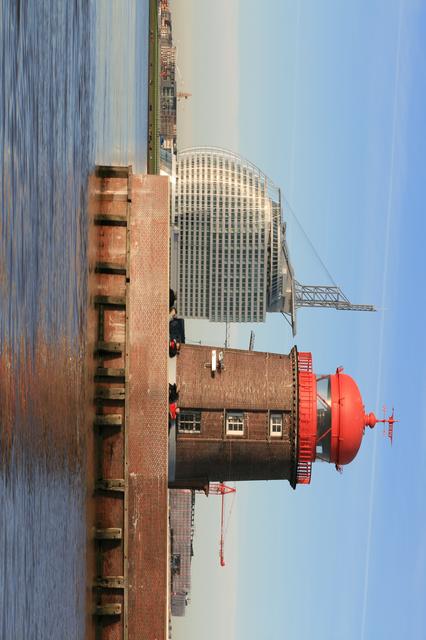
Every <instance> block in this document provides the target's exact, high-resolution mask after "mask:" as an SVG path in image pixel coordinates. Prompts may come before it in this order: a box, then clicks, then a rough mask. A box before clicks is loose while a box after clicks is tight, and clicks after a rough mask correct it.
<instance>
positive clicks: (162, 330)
mask: <svg viewBox="0 0 426 640" xmlns="http://www.w3.org/2000/svg"><path fill="white" fill-rule="evenodd" d="M91 211H92V216H93V223H94V225H95V233H94V234H93V237H94V242H95V244H96V257H95V265H94V269H93V271H94V273H93V275H92V291H93V299H92V309H94V318H95V319H96V322H95V325H96V327H95V332H96V336H95V344H94V354H93V355H94V387H93V388H94V404H95V416H94V424H93V429H94V432H95V446H94V451H95V457H96V461H95V475H96V478H95V483H94V490H95V499H94V503H95V522H94V523H93V527H92V531H93V540H92V543H93V545H94V547H95V554H94V557H95V562H96V567H95V569H94V574H95V578H94V581H93V594H94V596H93V620H94V624H95V637H96V639H97V640H136V639H138V640H139V639H140V638H143V639H144V640H149V639H152V640H154V639H157V640H160V639H165V638H167V628H168V617H169V604H168V597H167V594H168V572H169V559H168V503H167V500H168V495H167V446H168V380H167V358H168V351H167V347H168V282H169V273H168V254H169V185H168V179H167V178H164V177H160V176H154V175H150V176H148V175H141V176H137V175H133V174H132V171H131V167H97V169H96V174H95V176H94V177H93V179H92V196H91Z"/></svg>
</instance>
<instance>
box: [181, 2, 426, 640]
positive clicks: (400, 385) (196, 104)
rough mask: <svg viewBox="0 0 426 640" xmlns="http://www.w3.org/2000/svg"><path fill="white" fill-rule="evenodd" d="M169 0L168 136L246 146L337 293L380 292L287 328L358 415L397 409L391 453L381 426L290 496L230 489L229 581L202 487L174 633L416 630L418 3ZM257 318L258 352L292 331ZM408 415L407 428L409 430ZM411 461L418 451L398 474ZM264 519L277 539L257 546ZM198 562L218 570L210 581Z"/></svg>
mask: <svg viewBox="0 0 426 640" xmlns="http://www.w3.org/2000/svg"><path fill="white" fill-rule="evenodd" d="M180 5H181V3H179V2H177V1H176V0H175V1H174V3H173V7H172V10H173V11H174V14H173V15H174V20H175V26H174V29H175V36H176V40H177V44H178V47H179V53H178V64H179V68H180V73H181V83H180V90H187V91H191V92H192V97H191V99H190V100H188V101H185V103H183V104H181V105H180V111H179V116H178V146H179V148H182V147H186V146H192V145H204V144H206V145H209V144H214V145H215V146H223V147H226V148H228V149H230V150H232V151H234V152H236V153H241V154H242V155H243V156H244V157H247V158H249V159H250V160H251V161H252V162H254V163H255V164H256V165H257V166H259V168H260V169H261V170H262V171H264V172H265V173H266V174H267V175H269V176H270V177H271V178H272V180H273V181H274V182H275V183H276V184H277V185H278V186H279V187H281V188H282V189H283V191H284V195H285V197H286V199H287V201H288V202H289V203H290V204H291V208H292V209H293V210H294V211H295V212H296V214H297V217H298V220H299V221H300V223H301V225H302V227H303V229H304V230H305V231H306V233H307V235H308V236H309V237H310V238H311V239H312V241H313V243H314V245H315V246H316V248H317V250H318V253H319V254H320V256H321V258H322V259H323V261H324V263H325V264H326V265H327V268H328V269H329V271H330V272H331V273H332V274H333V276H334V278H335V279H336V280H337V281H338V284H339V285H340V286H341V287H342V289H343V291H344V292H345V293H346V294H347V295H348V297H349V298H350V299H351V300H354V301H360V302H364V301H366V302H372V303H375V304H377V306H378V307H379V309H380V311H379V313H377V314H372V315H373V316H375V317H370V314H355V313H352V314H342V313H340V314H338V313H337V312H333V311H315V310H302V311H301V312H300V313H299V317H298V335H297V341H296V342H297V344H298V346H299V348H301V349H303V350H305V349H306V350H310V351H312V353H313V358H314V367H315V370H316V371H318V372H320V371H324V372H327V371H333V370H334V369H335V368H336V367H337V366H339V365H344V366H345V370H346V371H347V372H348V373H349V374H350V375H353V377H354V378H355V379H356V380H357V381H358V382H359V386H360V389H361V393H362V395H363V396H364V398H365V402H366V409H367V410H368V411H370V410H375V411H376V412H377V414H380V415H381V406H382V404H383V402H387V403H388V405H389V409H390V408H391V406H392V403H395V406H396V414H397V417H398V418H399V419H400V423H399V425H397V428H398V430H397V432H396V438H395V444H394V447H393V448H390V447H387V446H385V442H381V440H380V439H379V432H378V431H377V428H376V431H375V432H373V433H368V434H366V437H365V438H364V440H365V441H366V442H364V443H363V447H362V448H361V452H360V456H359V459H357V460H356V461H355V462H354V463H353V465H350V466H349V467H348V469H345V471H344V473H343V475H342V476H337V475H336V474H333V473H332V472H331V470H330V469H324V468H323V465H314V469H313V477H312V483H311V485H310V486H309V487H306V488H300V489H298V491H297V492H296V494H293V493H292V492H290V490H289V489H288V488H287V487H283V485H282V483H268V484H267V485H266V483H260V484H257V483H256V484H254V485H243V484H239V485H238V490H237V497H236V506H235V507H234V511H233V516H232V517H233V520H232V522H231V524H230V530H229V533H230V534H231V537H230V538H229V539H228V540H227V545H228V547H227V552H226V553H227V555H228V566H231V567H232V569H229V570H228V567H227V568H226V574H225V576H223V577H222V576H221V575H220V574H219V572H220V569H218V570H217V571H216V570H215V569H214V567H213V566H212V564H213V563H212V562H211V561H210V560H211V557H209V556H208V554H209V553H210V556H213V555H214V548H215V547H214V544H215V542H214V540H215V537H214V529H213V528H214V526H215V524H216V526H217V531H218V517H216V515H215V513H214V511H215V507H214V506H213V505H212V504H211V503H210V505H209V508H208V507H207V504H206V503H207V502H209V501H207V500H206V501H204V503H203V502H201V500H200V499H197V507H196V509H197V512H198V514H197V521H196V527H197V528H196V538H195V553H196V556H195V558H194V565H193V572H194V581H193V592H192V604H191V605H190V607H189V608H188V610H187V619H186V620H185V621H182V623H183V624H182V625H181V626H180V627H179V629H178V630H177V633H176V634H175V635H176V637H177V638H178V640H180V638H182V637H185V638H188V640H189V639H191V638H195V637H200V635H202V637H203V638H206V640H208V639H209V638H215V637H230V638H235V639H236V640H240V639H242V638H244V639H245V640H249V639H251V638H258V637H268V638H272V639H274V638H278V637H282V620H285V627H284V628H285V630H286V631H287V635H288V637H293V636H295V635H296V634H297V637H298V638H305V637H306V638H307V637H312V634H315V635H314V637H317V638H320V639H321V638H324V639H325V640H329V639H330V638H334V637H336V638H340V637H342V636H344V637H346V638H354V639H355V638H357V639H358V638H373V637H377V634H378V633H380V634H383V635H385V636H386V637H388V638H399V637H400V635H401V634H402V633H404V634H406V635H407V634H408V637H413V638H420V637H423V635H424V633H423V631H424V628H425V618H424V614H423V611H422V604H421V603H422V595H423V593H424V588H425V572H424V563H425V560H426V553H425V547H424V544H423V541H422V532H423V531H424V527H425V522H424V516H423V507H424V494H423V491H422V486H423V484H424V482H423V481H424V474H423V472H422V469H421V467H422V464H421V463H422V461H423V459H424V457H425V450H426V441H425V440H426V439H425V435H424V434H425V430H424V426H425V418H424V415H423V414H424V412H418V411H417V409H416V407H417V402H416V400H417V399H418V395H420V396H421V394H422V391H423V389H424V384H425V379H426V377H425V371H424V365H423V362H424V340H423V339H422V325H423V322H424V316H425V308H424V304H423V302H422V301H421V300H418V298H417V301H418V304H417V306H416V307H415V309H414V308H413V307H412V305H410V300H412V298H411V296H412V293H413V291H415V290H416V289H417V287H418V285H419V283H420V279H419V278H420V277H421V275H422V272H424V260H423V258H422V250H421V244H420V243H421V236H422V232H423V230H424V221H423V215H422V190H421V188H420V187H421V185H422V183H423V182H424V178H425V175H424V173H425V170H424V167H423V166H422V163H421V157H422V151H423V146H424V142H423V139H424V138H425V136H424V135H422V134H424V133H425V132H424V129H425V126H424V117H423V116H422V113H423V112H424V106H425V95H426V93H425V88H426V87H425V78H424V58H425V50H424V45H423V42H424V32H425V30H426V15H425V10H424V8H423V7H422V6H421V3H410V5H409V6H408V7H407V6H406V5H404V3H402V2H393V3H387V4H386V6H384V5H383V3H380V2H373V3H369V4H368V7H367V6H366V5H365V4H363V3H361V5H357V6H351V7H348V6H345V7H341V6H339V4H338V3H336V2H326V3H324V4H322V5H321V8H319V7H318V6H315V5H314V3H312V2H310V3H303V4H302V3H296V4H294V3H290V2H283V3H280V2H268V3H267V6H266V7H265V5H262V6H259V5H258V3H255V2H252V1H251V0H245V2H244V4H243V3H242V2H240V3H236V2H233V3H232V6H228V5H229V3H224V2H217V3H215V6H214V7H212V6H211V5H210V4H208V3H203V4H202V5H200V4H197V3H194V2H188V3H187V4H186V5H185V8H186V11H185V12H182V13H185V16H183V15H181V16H179V13H180V12H179V10H178V9H179V6H180ZM188 16H189V20H187V18H188ZM271 16H273V17H274V20H272V19H271ZM186 20H187V22H186V23H185V25H183V24H182V23H183V22H184V21H186ZM221 24H223V25H224V26H225V35H224V38H223V39H222V40H220V43H221V50H220V51H217V49H218V42H219V38H220V26H221ZM206 25H208V29H207V28H206ZM203 27H204V28H203ZM209 47H211V48H210V51H212V52H213V53H212V55H211V57H210V58H209V57H208V54H207V51H208V50H209ZM227 48H228V49H229V52H230V55H229V57H227V55H226V51H227ZM195 51H197V55H195ZM216 54H217V55H216ZM203 64H204V65H205V66H204V67H202V65H203ZM207 77H208V82H207V81H206V78H207ZM234 79H235V82H233V80H234ZM222 80H223V83H222V84H221V81H222ZM227 99H229V110H228V112H227V113H226V110H225V108H224V105H225V104H226V101H227ZM209 105H210V106H209ZM209 118H210V124H209V127H206V126H205V125H206V122H207V121H208V119H209ZM286 213H287V216H288V221H289V227H292V228H291V229H289V232H291V233H292V234H293V237H292V239H289V246H290V251H291V255H292V258H293V262H294V264H295V268H296V274H297V277H298V278H299V279H300V280H302V281H306V282H307V281H308V280H312V275H316V274H318V273H319V270H320V269H321V267H320V266H319V265H318V261H317V260H316V259H313V258H312V257H311V256H309V254H308V252H307V250H306V240H305V241H303V238H302V236H303V234H301V233H300V231H298V227H297V224H295V223H294V220H292V214H291V212H290V211H289V209H288V208H287V211H286V207H284V216H286ZM349 239H350V241H349V242H348V241H347V240H349ZM414 311H415V312H414ZM188 324H189V329H188V332H187V333H188V335H191V337H192V338H193V339H203V340H206V337H207V338H208V339H209V341H210V340H211V341H213V340H217V341H221V342H223V327H217V326H213V325H211V324H210V325H207V323H204V324H203V323H193V324H192V323H188ZM250 328H251V327H247V328H243V327H238V328H235V327H234V326H233V327H232V340H233V342H232V344H233V346H236V347H238V346H243V347H246V346H247V345H248V334H249V331H250ZM407 328H409V330H410V332H409V336H407V337H406V336H405V331H406V329H407ZM254 329H255V332H256V345H255V348H256V349H257V350H271V351H284V352H285V351H286V349H288V347H289V346H290V345H291V344H292V341H291V336H290V332H289V329H288V328H287V327H285V326H284V327H283V324H282V322H281V323H280V322H279V319H278V318H276V319H275V318H271V317H269V318H268V320H267V322H266V324H265V326H264V327H262V326H261V325H256V326H255V327H254ZM409 338H411V340H409ZM396 363H397V364H398V366H396ZM412 369H415V374H414V375H413V373H412ZM411 424H414V425H415V424H417V425H418V426H419V427H420V428H419V429H418V430H417V431H416V432H414V433H415V435H416V436H417V437H413V435H414V434H413V432H412V431H411V432H410V429H409V428H410V426H411ZM410 461H418V462H419V464H415V465H414V468H413V466H412V465H411V464H410V474H406V473H405V474H404V471H403V470H404V463H405V464H407V463H409V462H410ZM408 475H410V477H407V476H408ZM277 503H278V504H280V505H281V506H282V509H281V510H280V509H277V508H276V505H277ZM327 519H328V520H329V521H330V522H329V523H328V522H327ZM395 521H397V522H398V523H399V527H396V528H395ZM231 527H233V530H232V529H231ZM208 530H210V531H212V530H213V535H211V534H210V536H208ZM271 531H276V532H277V534H279V535H280V539H282V540H283V547H284V548H282V547H280V548H279V549H277V548H274V551H272V550H271V549H270V544H269V543H268V536H269V534H270V532H271ZM242 532H244V535H243V534H242ZM312 532H315V536H314V539H312V535H310V534H312ZM206 537H208V539H209V542H207V541H206V543H205V544H204V539H205V538H206ZM262 541H266V542H265V543H262ZM345 544H346V545H349V546H350V547H351V553H350V554H349V555H346V552H345V551H344V549H345ZM284 545H285V546H284ZM289 549H291V553H290V551H289ZM342 553H344V554H345V555H344V557H345V562H346V566H345V575H344V576H342V573H341V566H342V558H341V554H342ZM215 559H216V557H215V558H214V560H215ZM417 560H418V561H419V566H418V568H416V567H417ZM202 567H203V568H202ZM284 568H285V572H284V573H283V571H284ZM312 568H314V570H312ZM203 571H206V572H210V574H211V576H212V577H211V578H210V575H209V579H208V583H209V584H208V587H209V590H207V589H205V588H204V585H203V584H202V580H203V578H202V575H203ZM255 573H257V574H258V579H257V581H256V582H253V580H254V578H253V576H254V574H255ZM284 575H285V578H283V576H284ZM304 576H306V579H307V578H309V580H308V583H306V582H305V581H304ZM228 577H229V580H230V582H231V583H232V584H231V586H230V588H228V587H227V584H226V583H227V578H228ZM288 578H290V579H291V589H290V587H289V586H287V579H288ZM205 580H206V579H205V576H204V581H205ZM304 585H305V586H304ZM307 585H309V588H307ZM197 589H199V594H198V595H197ZM203 589H204V591H203ZM208 593H209V594H210V595H209V596H208V595H207V594H208ZM231 594H232V595H231ZM302 594H303V596H302ZM203 597H204V598H208V604H209V606H208V607H206V605H205V603H203V602H202V598H203ZM302 597H303V603H304V609H303V610H302V609H301V604H302V603H301V599H302ZM228 598H229V600H228ZM234 600H235V601H236V604H235V607H234V606H233V605H232V601H234ZM331 603H333V605H334V606H331ZM389 603H392V608H391V609H390V610H389ZM210 611H216V612H217V611H220V612H221V615H220V616H219V617H220V620H217V618H218V616H214V615H211V613H209V612H210ZM222 612H223V615H222ZM228 615H229V618H227V616H228ZM206 620H207V621H208V623H206ZM317 620H320V621H321V624H320V625H319V626H318V625H317V624H316V621H317ZM184 623H187V626H186V627H185V628H184V626H183V625H184ZM206 627H207V628H206Z"/></svg>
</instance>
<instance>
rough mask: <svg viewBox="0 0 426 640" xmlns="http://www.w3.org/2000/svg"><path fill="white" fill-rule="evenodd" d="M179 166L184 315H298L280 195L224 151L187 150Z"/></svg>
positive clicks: (176, 219) (177, 226) (177, 222)
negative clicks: (274, 313)
mask: <svg viewBox="0 0 426 640" xmlns="http://www.w3.org/2000/svg"><path fill="white" fill-rule="evenodd" d="M176 165H177V166H176V182H175V193H174V212H173V223H174V231H175V236H176V237H177V249H176V251H177V256H176V266H177V275H176V281H175V286H176V288H177V299H178V305H179V312H180V313H181V314H182V315H183V316H186V317H188V318H208V319H209V320H211V321H215V322H226V321H228V322H263V321H264V320H265V316H266V312H267V311H284V312H287V313H290V314H291V304H292V281H293V279H292V272H291V266H290V264H289V260H288V257H287V256H288V252H287V248H286V245H285V237H284V226H283V223H282V208H281V193H280V190H279V189H278V188H277V187H276V186H275V185H274V184H273V183H272V182H271V181H270V180H269V179H268V178H267V177H266V176H265V175H264V174H263V173H262V172H261V171H260V170H259V169H258V168H257V167H255V166H254V165H253V164H251V163H250V162H247V161H246V160H244V159H243V158H241V157H240V156H238V155H236V154H235V153H231V152H229V151H225V150H223V149H217V148H194V149H186V150H184V151H182V152H180V153H178V157H177V163H176Z"/></svg>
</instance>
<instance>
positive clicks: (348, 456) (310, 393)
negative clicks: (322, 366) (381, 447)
mask: <svg viewBox="0 0 426 640" xmlns="http://www.w3.org/2000/svg"><path fill="white" fill-rule="evenodd" d="M298 409H299V412H298V453H297V482H298V483H303V484H307V483H309V482H310V479H311V465H312V462H314V460H317V459H320V460H324V461H325V462H332V463H334V464H335V465H336V466H337V467H340V466H341V465H344V464H348V463H349V462H352V460H353V459H354V458H355V456H356V454H357V453H358V451H359V448H360V446H361V442H362V437H363V435H364V430H365V427H367V426H368V427H374V426H375V424H376V423H377V422H387V423H388V424H389V431H388V437H389V438H390V440H391V441H392V433H393V424H394V422H396V420H394V417H393V413H392V415H391V416H390V417H389V418H387V419H385V420H377V418H376V416H375V415H374V413H369V414H368V415H366V414H365V409H364V404H363V402H362V398H361V393H360V391H359V389H358V385H357V384H356V382H355V381H354V380H353V378H351V377H350V376H348V375H346V374H345V373H343V369H342V368H339V369H337V371H336V373H335V374H333V375H319V376H317V375H315V373H314V372H313V371H312V356H311V354H310V353H298Z"/></svg>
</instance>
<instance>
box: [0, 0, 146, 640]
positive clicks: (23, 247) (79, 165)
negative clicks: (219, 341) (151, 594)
mask: <svg viewBox="0 0 426 640" xmlns="http://www.w3.org/2000/svg"><path fill="white" fill-rule="evenodd" d="M147 24H148V23H147V2H146V1H145V0H143V1H142V2H136V1H135V2H131V1H130V0H129V1H128V2H124V1H123V2H113V1H112V0H111V2H107V1H106V0H105V1H104V0H101V1H99V2H94V1H92V2H90V1H88V0H63V1H59V0H50V1H48V0H34V1H33V0H32V1H31V2H19V1H18V0H3V2H2V3H1V6H0V48H1V49H0V50H1V61H0V63H1V74H0V152H1V154H2V158H1V169H0V199H1V211H0V504H1V506H2V518H1V525H0V599H1V606H0V637H1V638H4V639H5V640H9V639H11V640H21V639H22V640H28V639H33V638H34V639H35V638H37V639H38V638H43V639H49V640H50V639H52V638H61V640H66V639H68V638H69V639H70V640H76V639H78V638H84V636H85V633H86V631H87V629H86V622H87V619H89V618H90V616H89V617H87V611H86V609H87V604H88V598H87V594H88V593H89V594H90V589H88V586H87V584H86V535H87V530H86V504H87V492H86V486H87V480H88V478H87V468H88V462H89V463H90V461H88V460H87V443H88V439H89V434H90V429H91V428H92V425H91V421H90V415H91V398H90V393H89V391H88V390H90V384H88V383H90V380H89V370H90V368H89V364H90V357H91V354H90V353H88V348H87V344H88V338H89V336H88V334H87V324H86V323H87V310H88V302H89V296H88V287H87V282H88V272H89V265H88V255H89V248H88V240H87V239H88V232H89V224H88V216H87V181H88V176H89V173H90V172H91V171H92V170H93V168H94V165H95V163H96V162H105V163H107V162H117V163H118V162H119V163H124V164H128V163H130V162H131V163H133V164H134V166H135V168H136V169H137V170H143V169H144V168H145V166H146V117H147V114H146V73H147V64H148V62H147V43H148V38H147ZM118 52H120V58H119V56H118ZM125 61H127V64H126V65H124V62H125ZM89 467H90V464H89ZM85 629H86V631H85Z"/></svg>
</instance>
